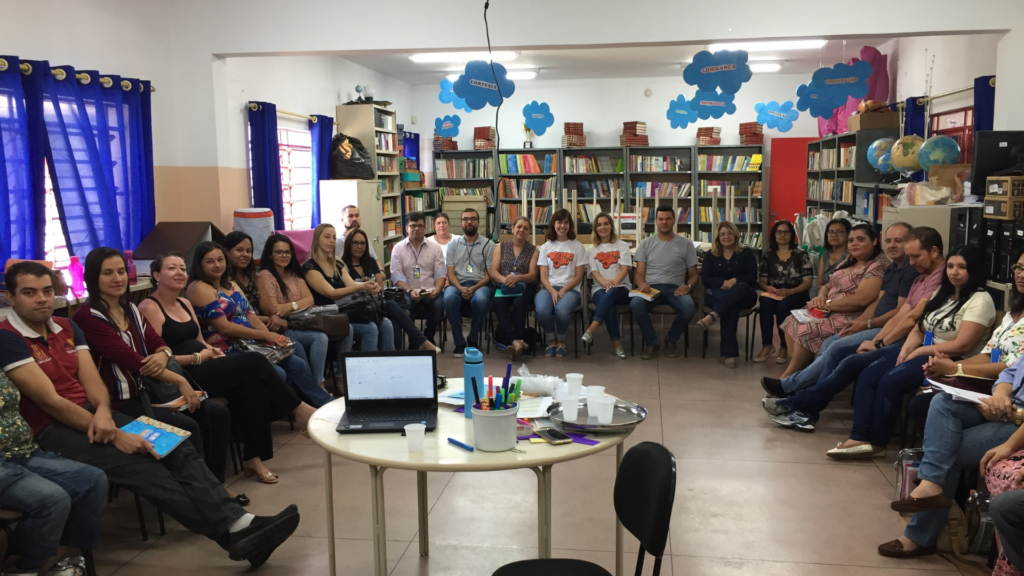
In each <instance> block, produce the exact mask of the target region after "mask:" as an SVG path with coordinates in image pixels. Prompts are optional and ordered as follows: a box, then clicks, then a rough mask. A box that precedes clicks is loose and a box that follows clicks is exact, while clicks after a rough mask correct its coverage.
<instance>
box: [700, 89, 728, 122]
mask: <svg viewBox="0 0 1024 576" xmlns="http://www.w3.org/2000/svg"><path fill="white" fill-rule="evenodd" d="M735 98H736V95H735V94H719V93H717V92H705V91H703V90H697V93H696V94H694V95H693V100H690V110H693V111H694V112H695V113H696V114H697V117H698V118H700V119H701V120H707V119H708V118H721V117H722V116H724V115H726V114H733V113H735V112H736V105H735V104H733V103H732V101H733V99H735Z"/></svg>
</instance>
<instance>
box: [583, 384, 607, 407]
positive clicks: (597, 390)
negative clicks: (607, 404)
mask: <svg viewBox="0 0 1024 576" xmlns="http://www.w3.org/2000/svg"><path fill="white" fill-rule="evenodd" d="M601 396H604V386H587V405H590V403H591V401H592V400H593V399H594V398H600V397H601Z"/></svg>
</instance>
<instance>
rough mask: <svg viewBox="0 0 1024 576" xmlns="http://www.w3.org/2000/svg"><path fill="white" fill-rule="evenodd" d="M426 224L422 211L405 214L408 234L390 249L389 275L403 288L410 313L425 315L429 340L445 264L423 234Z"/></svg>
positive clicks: (440, 312)
mask: <svg viewBox="0 0 1024 576" xmlns="http://www.w3.org/2000/svg"><path fill="white" fill-rule="evenodd" d="M426 225H427V218H426V216H424V215H423V212H412V213H410V214H409V215H408V216H407V217H406V223H405V229H406V232H407V233H408V235H409V237H408V238H406V239H405V240H402V241H401V242H399V243H398V244H396V245H395V248H394V249H393V250H392V251H391V279H392V280H393V281H394V282H395V285H396V286H398V287H399V288H401V289H403V290H405V298H406V302H407V303H408V304H409V313H410V314H411V315H412V317H413V318H426V319H427V329H426V330H424V331H423V335H424V336H425V337H426V338H427V340H430V341H431V342H433V341H434V333H435V332H437V325H438V324H440V323H441V317H442V316H444V298H442V297H441V295H442V294H443V293H444V279H445V276H447V275H448V267H447V266H445V264H444V253H443V252H442V251H441V247H440V246H438V245H437V244H434V243H432V242H427V241H426V238H424V232H426V229H427V226H426Z"/></svg>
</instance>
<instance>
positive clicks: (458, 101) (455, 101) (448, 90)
mask: <svg viewBox="0 0 1024 576" xmlns="http://www.w3.org/2000/svg"><path fill="white" fill-rule="evenodd" d="M437 99H438V100H440V101H441V103H443V104H451V105H452V106H455V109H456V110H465V111H466V112H472V111H473V109H472V108H470V107H469V105H467V104H466V101H465V100H463V99H462V98H459V97H458V96H456V95H455V93H454V92H452V81H451V80H449V79H447V78H445V79H443V80H441V93H440V94H438V95H437Z"/></svg>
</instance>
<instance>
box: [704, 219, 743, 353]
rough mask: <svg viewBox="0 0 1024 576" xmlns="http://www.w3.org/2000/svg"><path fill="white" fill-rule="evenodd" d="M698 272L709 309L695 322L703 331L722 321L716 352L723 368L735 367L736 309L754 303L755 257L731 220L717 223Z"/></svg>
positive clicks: (737, 344) (738, 348) (738, 346)
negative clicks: (720, 338)
mask: <svg viewBox="0 0 1024 576" xmlns="http://www.w3.org/2000/svg"><path fill="white" fill-rule="evenodd" d="M700 275H701V281H702V282H703V283H704V288H705V291H704V301H705V302H706V305H707V306H710V307H711V308H712V310H711V313H710V314H708V315H707V316H705V317H704V318H701V319H700V320H699V321H698V322H697V324H698V325H699V326H700V327H701V329H703V330H704V331H707V329H708V328H710V327H711V325H712V324H714V323H715V321H716V320H721V321H722V330H721V331H722V341H721V345H720V354H721V355H722V357H724V358H725V367H726V368H735V367H736V364H737V362H738V360H739V355H740V344H739V341H737V339H736V328H737V326H739V321H740V316H739V313H740V310H741V309H743V308H753V307H754V305H755V304H757V291H755V290H754V286H755V282H757V257H756V256H754V251H753V250H751V249H750V248H747V247H746V246H744V245H743V244H742V243H740V231H739V229H738V228H736V225H735V224H733V223H732V222H721V223H719V224H718V232H717V234H716V235H715V238H714V242H713V243H712V248H711V253H710V254H707V255H705V256H704V266H703V267H702V268H701V274H700Z"/></svg>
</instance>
